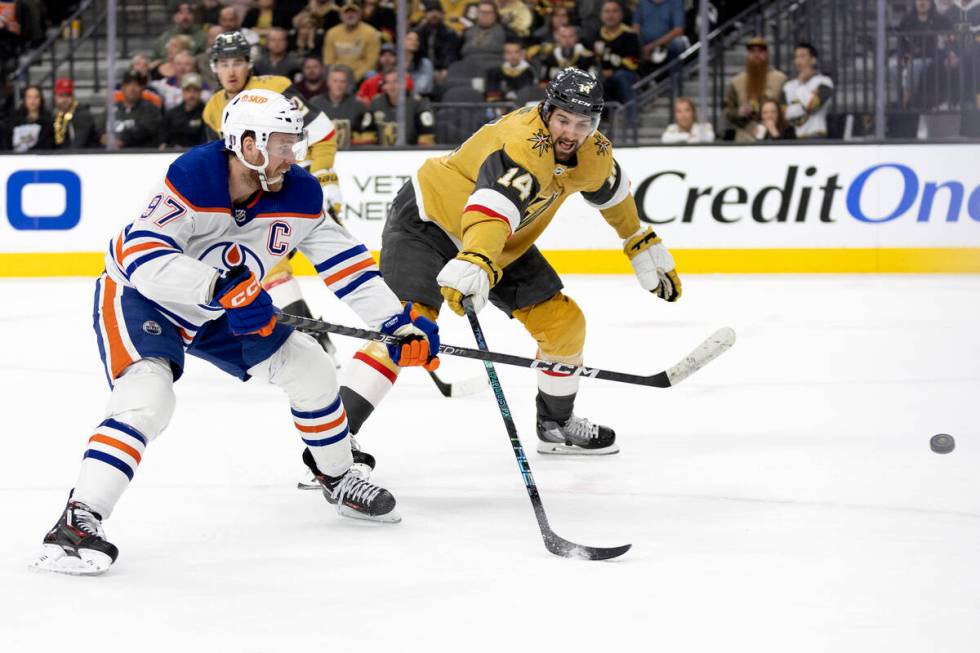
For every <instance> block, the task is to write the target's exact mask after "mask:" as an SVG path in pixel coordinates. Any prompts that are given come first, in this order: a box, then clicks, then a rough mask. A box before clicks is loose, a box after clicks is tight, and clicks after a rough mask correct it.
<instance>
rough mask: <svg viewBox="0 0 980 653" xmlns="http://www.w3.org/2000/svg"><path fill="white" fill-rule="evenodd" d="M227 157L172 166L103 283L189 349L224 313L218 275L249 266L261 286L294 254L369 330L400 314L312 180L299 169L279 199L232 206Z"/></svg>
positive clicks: (207, 156)
mask: <svg viewBox="0 0 980 653" xmlns="http://www.w3.org/2000/svg"><path fill="white" fill-rule="evenodd" d="M228 156H229V155H228V154H226V153H225V149H224V142H223V141H214V142H212V143H209V144H207V145H202V146H200V147H197V148H194V149H193V150H191V151H189V152H187V153H185V154H183V155H181V156H180V157H179V158H178V159H177V160H176V161H174V162H173V163H172V164H171V165H170V168H169V169H168V170H167V174H166V177H165V178H164V179H163V181H162V182H161V183H160V185H159V186H158V187H157V189H156V190H155V191H154V193H153V195H152V197H151V199H150V201H149V203H148V205H147V206H146V208H145V210H144V211H143V213H142V215H140V216H139V217H138V218H137V219H136V220H134V221H133V222H132V223H131V224H129V225H128V226H127V227H126V228H124V229H123V230H122V231H121V232H120V233H119V234H118V235H117V236H116V237H115V238H113V239H112V240H111V241H110V243H109V251H108V252H107V253H106V259H105V261H106V272H107V274H108V275H109V276H111V277H112V278H113V279H114V280H115V281H116V282H117V283H120V284H122V285H125V286H129V287H132V288H135V289H136V290H137V291H138V292H139V293H140V294H141V295H143V296H144V297H145V298H146V299H148V300H150V301H151V302H152V303H153V304H154V305H155V306H156V308H157V309H159V310H160V312H161V313H162V314H163V315H164V316H165V317H166V318H167V319H169V320H170V321H171V322H173V324H174V325H175V326H177V327H178V329H179V331H180V333H181V336H182V337H183V338H184V342H185V343H190V342H191V340H193V338H194V334H195V333H196V332H197V331H198V330H199V329H200V328H201V326H203V325H204V324H205V323H207V322H209V321H211V320H214V319H217V318H218V317H220V316H221V314H222V313H223V312H224V309H222V308H214V307H213V306H209V305H208V303H209V302H210V301H211V299H212V294H213V292H214V284H215V281H216V280H217V278H218V274H219V271H220V270H226V269H230V268H231V267H233V266H235V265H238V264H245V265H246V266H248V268H249V269H250V270H251V271H252V272H253V273H255V276H256V278H258V279H261V278H263V277H264V276H265V275H266V273H267V272H268V271H269V270H270V269H272V267H273V266H275V265H276V264H277V263H278V262H279V261H280V260H281V259H282V257H283V256H286V255H288V254H289V252H290V251H291V250H293V249H298V250H299V251H301V252H302V253H303V254H304V255H305V256H306V257H307V258H308V259H309V260H310V261H312V262H313V264H314V266H315V267H316V270H317V273H318V274H319V276H320V278H321V279H323V281H324V283H326V285H327V287H328V288H330V290H331V291H333V293H334V294H335V295H336V296H337V297H338V298H340V299H342V300H343V301H344V302H346V303H347V304H348V305H350V306H351V308H353V309H354V311H355V312H356V313H357V314H358V315H359V316H360V317H361V318H362V319H363V320H364V321H365V322H366V323H367V324H368V325H369V326H370V327H371V328H372V329H377V328H379V327H380V326H381V323H382V322H384V321H385V320H387V319H388V318H389V317H391V316H392V315H394V314H396V313H398V312H400V311H401V303H400V302H399V301H398V298H397V297H395V294H394V293H393V292H392V291H391V290H390V289H389V288H388V286H387V285H385V283H384V281H383V280H382V279H381V272H380V271H379V270H378V267H377V265H376V263H375V262H374V259H373V258H372V257H371V254H370V252H368V250H367V248H366V247H365V246H364V245H363V244H362V243H360V242H359V241H358V240H356V239H355V238H354V237H353V236H351V235H350V234H349V233H348V232H347V230H346V229H344V228H342V227H341V226H339V225H338V224H337V223H336V222H334V221H333V220H331V219H330V218H329V217H326V216H325V215H324V214H323V210H322V205H323V192H322V190H321V189H320V184H319V182H317V180H316V178H315V177H313V176H312V175H311V174H309V173H308V172H306V171H305V170H303V169H302V168H300V167H298V166H295V165H294V166H292V167H291V169H290V170H289V171H288V172H287V173H286V175H285V180H284V182H283V186H282V189H281V190H279V191H278V192H275V193H263V192H262V191H259V192H258V194H257V195H256V196H254V197H253V198H252V199H251V201H250V202H249V203H248V205H243V206H234V205H232V201H231V197H230V194H229V191H228V160H227V157H228Z"/></svg>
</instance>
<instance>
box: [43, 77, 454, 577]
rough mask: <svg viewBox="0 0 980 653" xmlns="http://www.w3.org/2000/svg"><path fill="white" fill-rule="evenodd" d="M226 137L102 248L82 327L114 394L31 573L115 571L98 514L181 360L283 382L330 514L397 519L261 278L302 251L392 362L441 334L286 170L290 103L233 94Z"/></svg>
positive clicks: (292, 153) (293, 142) (160, 420)
mask: <svg viewBox="0 0 980 653" xmlns="http://www.w3.org/2000/svg"><path fill="white" fill-rule="evenodd" d="M223 134H224V140H223V141H215V142H212V143H209V144H207V145H203V146H201V147H198V148H195V149H193V150H191V151H190V152H187V153H186V154H183V155H182V156H180V157H179V158H178V159H177V160H176V161H174V163H173V164H172V165H171V166H170V167H169V169H168V170H167V174H166V176H165V177H164V179H163V180H162V182H161V183H160V184H159V186H158V187H157V189H156V191H155V192H154V193H153V195H152V198H151V199H150V200H149V202H148V204H147V206H146V207H145V209H144V210H143V212H142V215H140V217H139V218H138V219H136V220H135V221H133V222H132V223H131V224H130V225H128V226H127V227H125V228H124V229H123V230H122V231H121V232H120V233H119V234H118V235H117V236H116V237H115V238H113V239H112V241H111V242H110V245H109V251H108V253H107V254H106V270H105V273H104V274H103V275H102V276H101V277H100V278H99V280H98V281H97V283H96V296H95V308H94V326H95V331H96V336H97V340H98V346H99V352H100V354H101V356H102V360H103V363H104V366H105V371H106V375H107V378H108V380H109V385H110V387H111V388H112V396H111V398H110V400H109V405H108V408H107V410H106V415H105V419H104V420H103V421H102V423H100V424H99V425H98V426H97V427H96V429H95V431H94V434H93V435H92V436H91V438H90V439H89V441H88V445H87V448H86V451H85V454H84V456H83V459H82V464H81V470H80V472H79V475H78V479H77V481H76V483H75V486H74V489H73V490H72V492H71V494H70V496H69V501H68V505H67V506H66V508H65V510H64V512H63V513H62V515H61V517H60V518H59V519H58V522H57V523H56V524H55V526H54V527H53V528H52V529H51V531H50V532H48V534H47V535H46V536H45V538H44V542H43V551H42V554H41V555H40V556H39V557H38V558H37V559H36V560H35V561H34V562H33V563H32V567H33V568H34V569H36V570H42V571H54V572H60V573H67V574H79V575H81V574H98V573H101V572H104V571H105V570H106V569H108V568H109V566H110V565H111V564H112V563H113V562H114V561H115V559H116V556H117V555H118V549H117V548H116V547H115V546H114V545H113V544H111V543H110V542H109V541H108V540H107V539H106V536H105V533H104V531H103V529H102V520H103V519H105V518H107V517H109V515H110V514H111V512H112V510H113V508H114V506H115V505H116V502H117V501H118V500H119V498H120V496H121V495H122V493H123V491H124V490H125V489H126V487H127V486H128V485H129V482H130V481H131V480H132V478H133V475H134V473H135V472H136V469H137V466H138V465H139V463H140V461H141V459H142V457H143V455H144V453H145V450H146V447H147V446H148V445H149V443H150V442H152V441H153V440H154V438H156V437H157V436H159V435H160V433H161V432H162V431H163V430H164V429H165V428H166V426H167V423H168V422H169V421H170V417H171V414H172V413H173V410H174V404H175V398H174V392H173V384H174V382H175V381H177V380H178V379H179V378H180V376H181V374H182V372H183V368H184V355H185V352H186V353H190V354H193V355H195V356H198V357H200V358H203V359H205V360H207V361H209V362H211V363H213V364H214V365H216V366H217V367H219V368H220V369H222V370H224V371H225V372H228V373H230V374H232V375H233V376H236V377H238V378H239V379H241V380H243V381H245V380H248V379H249V378H251V377H256V378H259V379H263V380H265V381H268V382H269V383H272V384H274V385H277V386H279V387H280V388H282V389H283V390H284V391H285V393H286V395H287V396H288V398H289V403H290V408H291V411H292V416H291V417H292V421H293V423H294V425H295V428H296V429H297V431H298V432H299V435H300V437H301V438H302V440H303V442H304V443H305V444H306V446H307V448H308V449H309V451H310V452H311V454H312V467H313V468H314V469H313V471H314V473H315V474H316V478H317V479H318V481H319V482H320V484H321V485H322V490H323V494H324V496H325V497H326V498H327V501H329V502H330V503H332V504H336V506H337V509H338V511H339V512H340V513H341V514H342V515H346V516H351V517H359V518H364V519H371V520H376V521H385V522H397V521H400V517H399V515H398V512H397V510H396V508H395V499H394V497H393V496H392V495H391V493H390V492H388V491H387V490H385V489H384V488H381V487H379V486H377V485H374V484H372V483H370V482H368V481H367V480H366V479H365V478H363V476H361V475H360V474H358V473H357V472H356V471H355V470H353V469H352V462H353V461H352V454H351V445H350V436H349V431H348V426H347V416H346V413H345V411H344V407H343V404H342V403H341V400H340V397H339V395H338V385H337V379H336V373H335V370H334V365H333V362H332V361H331V359H330V357H329V356H328V355H327V354H326V353H325V352H324V351H323V349H322V348H321V347H320V346H319V345H318V344H317V342H316V341H315V340H314V339H313V338H312V337H310V336H308V335H306V334H302V333H299V332H297V331H294V330H293V329H292V328H290V327H287V326H285V325H282V324H278V323H277V322H276V318H275V312H274V310H275V309H274V308H273V306H272V301H271V299H270V298H269V295H268V293H267V292H266V291H265V290H263V289H262V287H261V285H260V284H259V282H258V279H261V278H262V277H263V276H264V275H265V273H266V272H267V271H268V270H269V269H270V268H272V267H273V266H274V265H276V263H278V262H279V260H280V259H281V258H282V257H283V256H284V255H286V254H288V253H289V252H290V251H291V250H292V249H299V250H300V251H301V252H303V254H304V255H306V256H307V257H308V258H309V259H310V261H313V262H314V264H315V266H316V270H317V272H318V273H319V276H320V277H321V278H322V279H323V281H324V282H325V284H326V285H327V287H328V288H330V290H332V291H333V293H334V294H335V295H336V296H337V297H339V298H340V299H342V300H343V301H345V302H346V303H347V304H349V305H350V306H351V307H352V308H353V309H354V310H355V311H356V312H357V313H358V314H359V315H360V317H361V318H362V319H363V320H364V321H365V322H366V323H367V324H368V325H370V327H371V328H372V329H378V330H381V331H383V332H385V333H389V334H393V335H397V336H402V337H403V338H404V339H403V341H402V343H403V344H401V345H399V346H393V347H392V352H391V354H392V357H393V358H394V359H395V360H396V361H397V362H398V363H399V364H400V365H420V366H424V367H426V368H427V369H435V367H436V366H437V365H438V358H436V357H435V355H434V354H435V353H437V352H438V347H439V335H438V329H437V327H436V325H435V324H434V323H433V322H431V321H429V320H427V319H425V318H422V317H417V316H416V315H415V314H414V312H413V311H412V309H411V305H408V306H406V307H404V308H403V307H402V305H401V303H400V302H399V301H398V299H397V298H396V297H395V295H394V294H393V293H392V291H391V290H390V289H389V288H388V286H387V285H386V284H385V283H384V281H383V280H382V279H381V275H380V272H379V271H378V268H377V266H376V265H375V262H374V260H373V259H372V258H371V255H370V253H369V252H368V251H367V249H366V248H365V247H364V245H363V244H361V243H359V242H358V241H357V240H355V239H354V238H353V237H352V236H351V235H350V234H349V233H348V232H347V231H346V230H344V229H343V228H342V227H340V226H339V225H338V224H337V223H336V222H334V221H333V220H332V219H330V218H329V217H327V216H325V215H324V212H323V210H322V204H323V199H322V191H321V189H320V185H319V183H318V182H317V180H316V179H315V178H314V177H313V176H312V175H310V174H309V173H308V172H306V171H304V170H303V169H301V168H300V167H298V166H296V165H294V164H295V162H296V161H300V160H302V159H303V157H304V156H305V149H306V144H307V143H306V136H305V132H304V128H303V116H302V115H301V114H300V112H299V111H297V110H296V109H295V108H294V107H293V105H292V104H291V103H290V102H289V101H288V100H286V98H284V97H283V96H282V95H280V94H278V93H275V92H273V91H268V90H259V89H255V90H249V91H247V92H244V93H241V94H239V95H238V96H236V97H235V99H234V100H233V101H231V102H230V103H229V105H228V106H227V108H226V109H225V112H224V116H223Z"/></svg>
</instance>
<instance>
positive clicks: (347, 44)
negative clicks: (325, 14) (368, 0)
mask: <svg viewBox="0 0 980 653" xmlns="http://www.w3.org/2000/svg"><path fill="white" fill-rule="evenodd" d="M340 20H341V23H340V25H337V26H336V27H332V28H330V30H329V31H327V36H326V39H325V40H324V43H323V62H324V63H325V64H327V65H333V64H343V65H345V66H350V68H351V70H353V71H354V76H355V78H356V79H358V80H362V79H364V77H365V75H367V74H368V73H369V72H370V71H372V70H374V69H375V67H377V65H378V56H379V55H380V54H381V32H379V31H378V30H376V29H374V28H373V27H371V26H370V25H368V24H367V23H365V22H364V21H362V20H361V8H360V6H359V5H357V4H356V3H354V2H349V1H348V2H345V3H344V6H343V7H341V8H340Z"/></svg>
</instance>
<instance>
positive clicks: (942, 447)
mask: <svg viewBox="0 0 980 653" xmlns="http://www.w3.org/2000/svg"><path fill="white" fill-rule="evenodd" d="M929 448H930V449H932V450H933V451H935V452H936V453H949V452H950V451H952V450H953V449H955V448H956V440H954V439H953V436H952V435H948V434H946V433H937V434H936V435H934V436H932V438H930V439H929Z"/></svg>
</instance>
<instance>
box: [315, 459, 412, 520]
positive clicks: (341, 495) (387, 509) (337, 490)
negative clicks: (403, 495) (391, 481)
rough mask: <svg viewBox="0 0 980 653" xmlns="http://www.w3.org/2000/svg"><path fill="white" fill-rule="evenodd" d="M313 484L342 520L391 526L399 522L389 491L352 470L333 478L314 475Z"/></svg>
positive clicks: (399, 516)
mask: <svg viewBox="0 0 980 653" xmlns="http://www.w3.org/2000/svg"><path fill="white" fill-rule="evenodd" d="M317 481H318V482H319V483H320V486H321V488H322V490H323V496H324V497H325V498H326V499H327V502H328V503H330V504H332V505H335V506H337V512H339V513H340V514H341V515H343V516H344V517H352V518H354V519H367V520H370V521H380V522H386V523H391V524H396V523H398V522H400V521H401V520H402V517H401V515H399V514H398V511H397V510H396V509H395V497H393V496H392V495H391V492H389V491H388V490H386V489H384V488H383V487H380V486H378V485H374V484H372V483H369V482H368V481H366V480H364V478H362V477H361V475H360V474H359V473H358V472H357V470H355V469H353V468H351V469H348V470H347V471H346V472H345V473H344V475H343V476H339V477H337V478H332V477H330V476H317Z"/></svg>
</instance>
